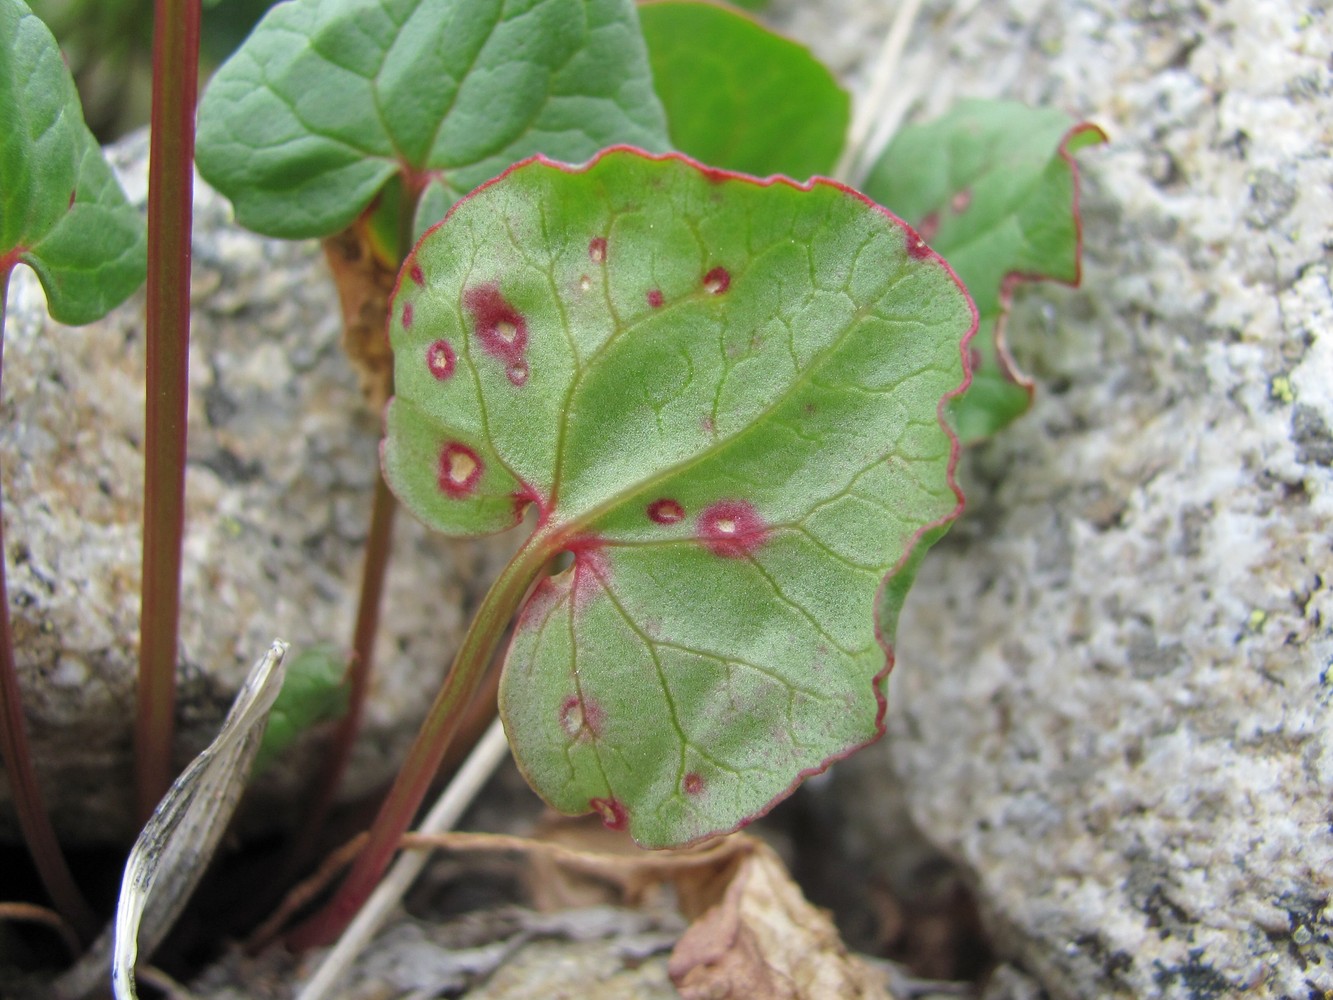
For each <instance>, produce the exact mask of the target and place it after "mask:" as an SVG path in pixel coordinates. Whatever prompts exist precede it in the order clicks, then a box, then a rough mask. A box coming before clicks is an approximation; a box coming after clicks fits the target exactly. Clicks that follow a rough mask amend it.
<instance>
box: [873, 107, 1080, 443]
mask: <svg viewBox="0 0 1333 1000" xmlns="http://www.w3.org/2000/svg"><path fill="white" fill-rule="evenodd" d="M1105 139H1106V137H1105V135H1103V133H1102V132H1101V130H1100V129H1098V128H1097V127H1096V126H1094V125H1086V124H1084V125H1078V124H1075V123H1074V121H1073V120H1072V119H1070V118H1069V117H1068V116H1067V115H1065V114H1063V113H1062V112H1059V111H1053V110H1051V109H1049V108H1029V107H1026V106H1025V105H1022V104H1017V103H1013V102H1008V101H980V100H977V101H963V102H961V103H960V104H959V105H958V106H957V107H956V108H955V109H954V110H953V111H951V112H950V113H949V114H947V115H945V116H944V117H942V118H939V119H937V120H935V121H933V122H929V123H927V124H925V125H916V126H911V127H908V128H904V129H903V130H902V131H901V132H899V133H898V135H897V136H896V137H895V138H894V141H893V142H892V143H891V144H890V145H889V148H888V149H887V150H885V152H884V155H883V156H882V157H881V158H880V160H879V162H878V163H876V164H875V167H874V169H873V170H872V171H871V173H870V177H869V178H868V179H867V181H866V183H865V188H864V190H865V192H866V194H868V195H870V197H872V198H874V199H875V200H876V201H878V202H880V203H881V204H883V205H887V206H888V207H889V208H890V209H892V210H893V211H894V212H897V213H898V214H899V215H901V216H902V217H903V218H905V219H908V220H910V221H911V222H912V223H913V224H915V225H916V226H917V228H918V229H919V231H920V233H921V236H922V238H923V239H925V240H926V242H928V243H929V244H930V245H931V246H932V247H933V248H934V249H935V250H937V251H939V252H940V253H941V254H943V255H944V256H945V258H947V259H948V261H949V263H950V264H951V265H952V266H953V267H954V268H955V269H956V270H957V271H958V276H959V277H960V278H962V279H963V282H964V283H965V284H966V285H967V289H968V291H969V292H971V294H972V297H973V299H974V300H975V301H976V304H977V310H978V312H979V313H980V315H981V328H980V332H981V335H980V336H979V337H978V338H977V345H976V351H977V358H976V361H975V363H974V371H973V378H972V386H971V388H970V389H969V390H968V391H967V393H966V395H964V396H963V397H961V398H960V399H958V400H957V401H956V402H955V404H954V405H953V406H952V407H951V409H950V417H951V419H952V420H953V421H954V424H955V426H956V428H957V430H958V434H959V436H960V437H961V438H962V439H963V440H964V441H974V440H978V439H980V438H984V437H987V436H989V435H991V434H993V433H995V431H997V430H999V429H1000V428H1001V427H1003V426H1005V425H1006V424H1008V423H1010V422H1011V421H1013V420H1014V419H1015V418H1017V417H1019V416H1021V415H1022V414H1023V413H1025V412H1027V409H1028V407H1029V406H1030V405H1031V402H1032V383H1031V382H1030V381H1029V380H1028V379H1026V378H1024V377H1023V376H1022V375H1021V374H1020V373H1019V372H1018V370H1017V368H1016V367H1015V366H1014V364H1013V361H1012V359H1011V358H1010V356H1009V351H1008V349H1007V347H1006V345H1005V330H1004V320H1005V316H1006V314H1007V312H1008V310H1009V300H1010V298H1011V296H1012V294H1013V288H1014V284H1015V282H1017V281H1020V280H1025V279H1026V280H1032V279H1039V278H1047V279H1052V280H1056V281H1063V282H1066V283H1068V284H1071V285H1076V284H1078V280H1079V273H1080V254H1081V250H1082V227H1081V220H1080V218H1079V212H1078V167H1077V165H1076V164H1075V162H1074V153H1076V152H1077V151H1078V150H1080V149H1082V148H1083V147H1084V146H1089V145H1092V144H1094V143H1098V142H1104V141H1105Z"/></svg>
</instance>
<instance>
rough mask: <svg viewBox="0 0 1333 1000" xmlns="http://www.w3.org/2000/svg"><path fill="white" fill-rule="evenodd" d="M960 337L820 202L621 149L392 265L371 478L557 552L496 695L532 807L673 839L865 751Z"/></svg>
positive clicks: (872, 209) (945, 459)
mask: <svg viewBox="0 0 1333 1000" xmlns="http://www.w3.org/2000/svg"><path fill="white" fill-rule="evenodd" d="M974 317H975V314H974V311H973V309H972V306H971V303H970V302H969V301H968V299H967V296H966V294H965V293H964V292H963V290H962V288H961V286H960V285H959V282H958V280H957V279H956V278H955V276H954V275H953V273H952V272H951V271H950V270H949V269H948V267H947V266H946V265H945V264H944V263H943V261H942V260H941V259H940V258H939V257H938V256H936V255H935V254H934V253H932V252H930V251H929V250H927V249H925V248H924V247H923V246H921V244H920V242H919V241H916V240H915V239H914V238H913V236H912V234H911V233H910V231H909V230H908V229H907V228H906V226H904V225H903V224H902V223H901V222H900V221H899V220H898V219H896V218H894V217H893V216H891V215H889V214H888V213H887V212H886V211H884V210H883V209H881V208H879V207H878V206H876V205H874V204H872V203H871V202H869V201H867V200H866V199H864V198H862V197H861V196H859V195H857V194H855V193H854V192H852V191H850V190H848V189H846V188H843V187H841V186H839V185H836V184H834V183H832V182H826V181H819V182H815V183H814V184H813V185H811V186H809V187H805V186H797V185H795V184H793V183H790V182H786V181H776V182H766V183H764V182H757V181H755V180H753V179H752V178H746V177H741V176H739V175H734V174H726V173H722V172H719V171H716V170H710V169H707V168H702V167H700V166H698V165H697V164H695V163H693V162H692V161H689V160H686V159H684V158H683V157H678V156H668V157H661V158H653V157H649V156H646V155H644V154H642V153H639V152H637V151H633V150H613V151H610V152H608V153H606V154H604V155H602V156H600V157H598V158H597V159H596V160H595V161H593V163H591V164H590V165H588V166H587V167H583V168H569V167H561V166H559V165H556V164H552V163H550V162H548V161H541V160H539V161H534V162H529V163H527V164H524V165H521V166H519V167H517V168H515V169H514V170H512V171H510V172H509V173H508V174H506V175H505V176H504V177H502V178H501V179H499V180H498V181H497V182H495V183H493V184H490V185H488V186H486V187H485V188H483V189H481V190H480V191H478V192H476V193H475V194H473V195H472V196H471V197H469V198H468V199H467V200H465V201H463V202H461V203H460V204H459V205H458V206H457V207H456V209H455V210H454V211H453V213H452V214H451V215H450V216H449V217H448V219H447V220H446V221H445V222H444V223H443V224H442V225H441V226H439V227H438V228H436V229H435V230H433V231H432V232H431V233H430V234H428V235H427V236H426V238H425V239H424V240H423V241H422V242H421V243H420V244H419V245H418V247H417V249H416V250H415V251H414V253H413V255H412V256H410V257H409V258H408V260H407V262H406V263H405V265H404V270H403V274H402V276H401V277H400V285H399V289H398V292H397V294H396V297H395V300H394V304H393V307H392V318H391V325H390V336H391V339H392V341H393V346H394V353H395V379H396V385H397V391H398V396H397V398H396V399H395V400H394V401H393V403H392V404H391V405H390V408H389V412H388V418H387V428H388V430H387V440H386V442H385V449H384V466H385V472H386V475H387V476H388V479H389V482H390V484H391V486H392V487H393V488H394V490H395V491H396V492H397V494H398V495H399V496H400V497H401V498H402V499H403V500H404V502H405V503H407V504H408V505H409V506H410V507H411V508H412V510H413V511H415V513H416V514H417V515H418V516H419V517H421V518H422V519H423V520H424V521H425V522H426V523H427V524H429V525H431V526H433V527H435V528H438V529H440V530H442V531H446V532H450V533H456V534H460V533H461V534H469V533H482V532H490V531H498V530H501V529H504V528H507V527H510V526H512V525H514V524H516V523H517V522H518V520H519V519H520V516H521V514H522V512H523V509H524V508H525V507H526V506H528V505H535V506H536V508H537V510H538V512H539V515H540V516H539V523H538V527H537V529H536V532H535V534H534V536H533V538H532V539H531V540H530V541H529V543H528V550H529V551H530V550H531V549H532V547H536V548H537V549H538V550H539V551H542V552H545V553H549V554H550V555H551V556H554V555H556V554H557V553H559V552H561V551H565V552H568V553H572V561H571V563H570V565H569V566H568V567H567V568H566V569H564V570H563V571H562V572H560V573H559V574H558V575H555V576H552V577H549V578H548V579H545V580H544V581H543V582H542V583H541V584H540V585H539V586H538V587H537V588H536V590H535V591H534V592H533V594H532V595H531V596H530V598H529V599H528V602H527V604H526V605H525V606H524V608H523V610H522V612H521V613H520V616H519V620H518V623H517V625H516V631H515V635H514V638H513V640H512V643H511V646H510V649H509V652H508V656H507V659H506V662H505V669H504V679H503V681H502V688H501V711H502V713H503V715H504V718H505V721H506V724H507V728H508V732H509V737H510V741H511V744H512V746H513V748H514V752H515V755H516V757H517V759H518V761H519V764H520V767H521V768H522V769H523V771H524V772H525V774H526V775H527V776H528V778H529V780H530V781H531V782H532V783H533V785H534V786H535V787H536V788H537V790H538V791H539V792H540V793H541V794H542V795H543V796H544V797H545V798H546V799H547V801H549V802H550V803H551V804H552V805H554V806H555V807H556V808H558V809H561V810H563V811H565V812H586V811H588V810H589V809H596V810H599V811H600V812H601V813H602V815H603V817H604V819H605V820H606V821H607V823H608V824H610V825H612V826H615V827H627V828H628V829H629V830H630V832H631V833H632V834H633V836H634V838H635V839H636V840H638V841H639V842H640V843H643V844H648V845H666V844H679V843H684V842H688V841H692V840H696V839H698V838H701V837H704V836H707V835H709V834H711V833H715V832H719V831H723V830H729V829H733V828H735V827H736V826H738V825H740V824H742V823H744V822H745V821H747V820H748V819H749V818H753V817H754V816H755V815H757V814H759V813H761V812H762V811H764V810H765V809H766V808H767V807H768V806H769V805H771V804H772V803H773V802H774V801H775V800H776V799H778V798H781V797H782V796H783V795H785V794H786V793H787V792H788V791H790V790H791V788H793V787H794V785H795V783H796V782H798V781H799V780H800V778H801V777H802V776H804V775H806V774H809V773H813V772H814V771H817V770H819V769H821V768H823V767H825V766H826V765H827V764H828V763H829V762H830V761H831V760H833V759H835V758H837V757H839V756H842V755H845V754H847V753H849V752H851V751H852V750H854V749H856V748H857V747H859V746H861V745H863V744H865V743H867V742H869V741H870V740H872V739H874V738H875V737H876V736H877V735H878V734H879V732H880V731H881V727H882V716H883V710H884V700H883V691H882V683H883V681H884V678H885V675H886V674H887V672H888V669H889V666H890V664H891V662H892V654H891V642H892V634H893V629H894V625H895V623H896V614H897V607H898V603H899V601H900V597H901V592H902V588H903V587H904V586H905V584H906V578H907V576H910V573H911V572H912V570H913V569H914V568H915V565H916V557H917V556H919V554H920V553H921V552H922V551H924V548H925V547H926V546H927V545H928V544H929V542H930V541H931V540H933V538H934V537H935V536H937V534H938V533H939V530H938V529H940V527H941V526H942V525H943V524H945V523H946V522H947V521H948V520H949V519H951V518H952V517H953V516H954V515H955V514H956V513H957V510H958V507H959V503H960V496H959V493H958V490H957V488H956V486H955V484H954V482H953V476H952V471H953V463H954V457H955V451H956V448H955V441H954V439H953V437H952V435H951V433H950V432H949V431H948V430H947V429H946V427H945V425H944V423H943V421H942V416H941V414H942V407H943V406H944V405H945V403H946V402H947V399H948V398H950V396H951V394H953V393H954V392H956V391H957V390H958V388H959V387H960V385H961V384H962V383H963V382H964V368H965V364H964V351H963V348H962V346H961V345H962V344H963V343H964V342H965V341H966V338H967V337H968V335H969V333H970V331H971V330H972V328H973V326H974ZM877 602H878V607H877Z"/></svg>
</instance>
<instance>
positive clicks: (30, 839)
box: [0, 261, 97, 942]
mask: <svg viewBox="0 0 1333 1000" xmlns="http://www.w3.org/2000/svg"><path fill="white" fill-rule="evenodd" d="M12 269H13V264H12V263H4V262H2V261H0V372H3V369H4V329H5V311H6V307H7V305H8V299H9V274H10V271H11V270H12ZM4 551H5V543H4V526H3V518H0V760H3V762H4V766H5V773H6V774H7V775H8V776H9V788H10V795H12V796H13V798H14V811H15V812H16V813H17V814H18V821H19V828H20V829H21V830H22V831H23V839H24V841H25V842H26V843H27V845H28V853H29V854H31V855H32V862H33V864H34V865H35V866H36V867H37V875H38V877H40V878H41V880H42V885H43V886H44V887H45V888H46V893H47V895H48V896H50V897H51V902H52V903H54V904H55V908H56V909H57V910H58V911H59V912H60V915H61V916H62V917H64V918H65V922H66V923H68V924H69V925H70V926H72V927H73V928H74V929H75V931H76V932H77V933H78V934H79V936H80V937H81V938H82V939H83V940H84V941H85V942H87V941H91V940H92V938H93V935H94V934H96V933H97V918H96V917H95V916H94V914H93V910H92V907H90V906H89V905H88V901H87V900H85V899H84V898H83V894H82V893H81V892H79V889H78V886H76V885H75V884H74V877H73V876H72V875H71V874H70V871H69V866H68V865H66V864H65V856H64V854H62V853H61V850H60V842H59V841H58V840H57V839H56V832H55V829H54V828H53V827H52V826H51V817H50V815H49V814H48V813H47V811H46V804H45V803H44V802H43V801H42V793H41V789H40V788H39V787H38V785H37V775H36V773H35V772H34V771H33V766H32V755H31V754H30V753H29V752H28V725H27V721H26V720H25V719H24V718H23V700H22V693H21V692H20V690H19V680H18V668H17V666H16V665H15V663H14V635H13V632H12V631H11V630H10V627H9V592H8V590H7V588H6V584H5V558H4Z"/></svg>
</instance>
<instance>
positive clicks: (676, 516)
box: [648, 497, 685, 524]
mask: <svg viewBox="0 0 1333 1000" xmlns="http://www.w3.org/2000/svg"><path fill="white" fill-rule="evenodd" d="M684 517H685V508H684V507H682V506H681V505H680V503H679V502H678V501H676V500H672V499H671V498H670V497H663V498H662V499H661V500H654V501H653V502H652V503H650V504H649V505H648V520H650V521H655V522H657V523H658V524H675V523H676V522H677V521H680V520H682V519H683V518H684Z"/></svg>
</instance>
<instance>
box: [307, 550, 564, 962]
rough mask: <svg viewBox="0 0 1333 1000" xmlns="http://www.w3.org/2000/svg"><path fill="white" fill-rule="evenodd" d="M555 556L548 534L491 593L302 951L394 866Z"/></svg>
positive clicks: (341, 920)
mask: <svg viewBox="0 0 1333 1000" xmlns="http://www.w3.org/2000/svg"><path fill="white" fill-rule="evenodd" d="M553 551H555V550H554V548H553V547H552V546H551V545H550V539H548V538H546V537H545V536H544V535H543V534H542V533H541V532H539V533H538V534H536V535H534V536H533V537H532V538H529V539H528V541H527V542H526V543H525V544H524V546H523V548H521V549H519V551H518V554H517V555H515V556H514V558H513V559H512V560H511V561H510V562H509V565H507V566H506V567H505V568H504V572H502V573H501V574H500V577H499V579H497V580H496V581H495V584H494V586H492V587H491V589H490V590H489V591H488V592H487V594H486V597H485V599H484V600H483V601H482V602H481V607H479V608H478V609H477V614H476V617H475V618H473V619H472V624H471V625H470V626H469V627H468V630H467V634H466V635H465V636H464V637H463V643H462V645H461V646H460V647H459V649H458V655H457V657H455V659H454V665H453V668H452V669H451V670H450V671H449V676H448V677H447V678H445V681H444V686H443V687H441V688H440V692H439V694H437V695H436V696H435V702H434V704H432V705H431V707H430V712H429V713H428V714H427V716H426V721H425V722H424V723H423V724H422V726H421V729H420V731H418V733H417V738H416V740H415V741H414V742H413V744H412V748H411V750H409V751H408V753H407V759H406V761H404V763H403V767H402V770H400V771H399V772H398V778H397V780H396V781H394V784H393V788H391V789H390V790H389V795H388V797H387V798H386V799H385V800H384V804H383V805H382V806H381V807H380V811H379V815H378V816H376V817H375V823H374V825H373V826H372V827H371V829H370V840H369V841H368V842H367V843H366V846H365V848H364V849H363V850H362V852H361V854H360V855H358V857H357V859H356V863H355V864H354V865H353V866H352V870H351V872H350V873H348V875H347V878H346V879H344V880H343V883H342V885H341V886H339V888H338V891H337V893H336V894H335V895H334V897H333V899H332V900H330V902H329V903H328V904H327V905H326V906H325V907H324V908H323V909H322V910H320V911H319V912H318V913H316V914H315V916H313V917H311V918H310V920H308V921H307V922H306V923H304V924H302V925H301V926H299V927H297V928H296V930H295V931H293V932H292V934H291V935H290V936H289V937H288V939H287V940H288V944H289V945H290V946H291V947H292V948H295V949H298V950H300V949H304V948H312V947H315V946H317V945H322V944H328V943H329V942H331V941H332V940H333V939H334V938H335V937H337V936H338V934H339V933H341V931H342V930H343V928H344V927H346V926H347V923H348V922H349V921H350V920H351V919H352V917H353V916H355V914H356V912H357V910H359V909H360V908H361V904H362V903H364V902H365V901H366V898H367V897H368V896H369V895H370V894H371V892H372V891H373V890H374V888H375V884H376V883H377V882H378V881H379V879H380V876H381V875H383V874H384V870H385V868H387V867H388V865H389V861H390V859H391V858H392V856H393V853H394V851H395V850H397V848H398V840H399V838H400V837H402V835H403V833H404V832H405V831H406V830H407V828H408V826H409V825H410V824H411V822H412V817H413V816H414V815H415V813H416V811H417V808H418V807H419V806H420V805H421V800H422V799H423V798H425V796H426V791H427V790H428V789H429V787H430V783H431V780H432V779H433V778H434V776H435V772H436V771H437V770H438V769H439V766H440V761H441V760H442V759H443V757H444V754H445V751H446V750H447V749H448V748H449V741H450V740H451V739H452V738H453V736H454V733H455V732H456V731H457V729H458V725H459V723H460V721H461V720H462V718H463V716H464V713H465V712H466V710H467V706H468V703H469V702H470V701H471V700H472V696H473V694H474V693H475V692H476V690H477V686H478V685H479V684H480V683H481V680H482V678H483V677H484V676H485V675H486V668H487V666H488V665H489V664H490V662H491V657H492V655H493V654H494V653H495V649H496V646H498V645H499V642H500V639H501V637H502V636H503V635H504V633H505V627H506V626H507V625H508V624H509V621H510V619H512V618H513V617H514V613H515V612H516V611H517V610H518V607H519V605H520V604H521V603H522V601H523V597H524V595H526V594H527V592H528V588H529V587H530V586H531V585H532V583H533V581H534V580H536V579H537V577H538V575H539V574H540V573H541V572H542V569H543V567H544V566H545V565H546V563H547V562H548V561H549V559H550V554H551V553H552V552H553Z"/></svg>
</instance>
